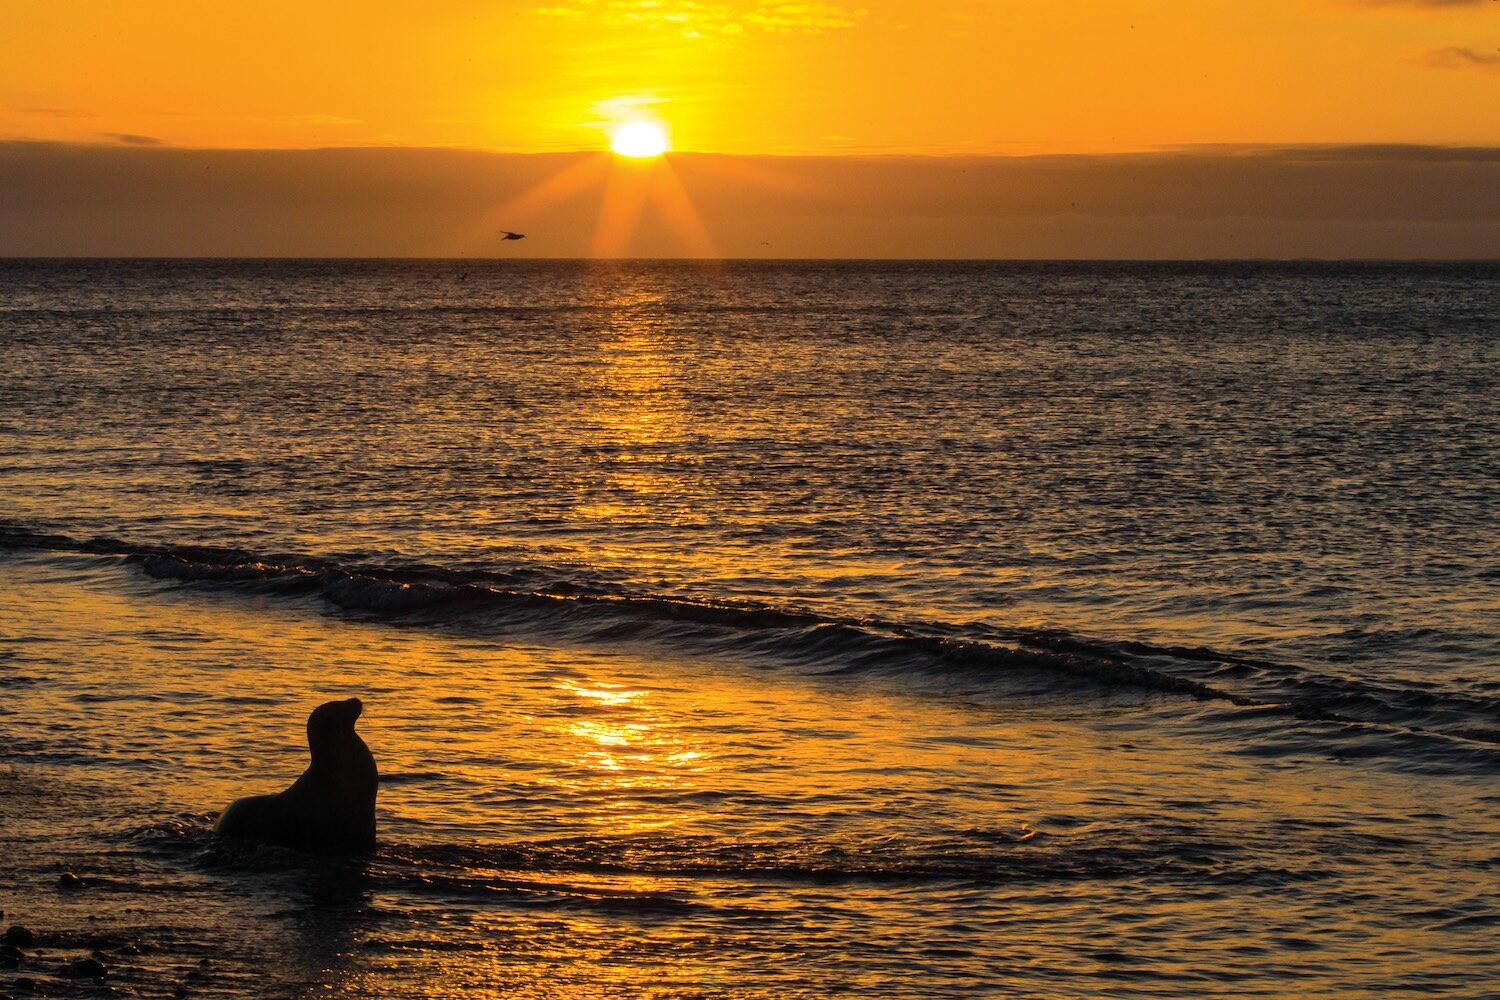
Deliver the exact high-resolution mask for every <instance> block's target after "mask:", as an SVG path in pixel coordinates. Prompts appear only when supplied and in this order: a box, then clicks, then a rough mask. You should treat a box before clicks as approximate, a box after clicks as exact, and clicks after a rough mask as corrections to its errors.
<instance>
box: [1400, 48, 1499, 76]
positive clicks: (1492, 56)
mask: <svg viewBox="0 0 1500 1000" xmlns="http://www.w3.org/2000/svg"><path fill="white" fill-rule="evenodd" d="M1417 62H1419V63H1420V64H1422V65H1423V66H1430V67H1432V68H1433V69H1477V70H1485V71H1488V72H1490V73H1497V72H1500V49H1496V50H1495V51H1494V52H1479V51H1477V50H1475V49H1470V48H1465V47H1463V46H1460V45H1450V46H1448V47H1447V48H1445V49H1433V50H1432V51H1431V52H1428V53H1425V54H1424V55H1423V56H1422V57H1421V58H1419V59H1418V60H1417Z"/></svg>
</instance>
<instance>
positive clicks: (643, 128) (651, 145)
mask: <svg viewBox="0 0 1500 1000" xmlns="http://www.w3.org/2000/svg"><path fill="white" fill-rule="evenodd" d="M668 145H669V144H668V142H667V132H666V130H665V129H663V128H662V127H661V125H659V124H657V123H656V122H648V121H634V122H626V123H625V124H624V125H621V126H620V127H619V128H617V129H615V130H614V131H613V132H611V133H610V134H609V148H610V149H612V150H614V152H615V153H616V154H617V155H619V156H628V157H631V158H632V159H637V160H649V159H651V158H652V157H656V156H660V155H661V154H663V153H665V152H666V151H667V148H668Z"/></svg>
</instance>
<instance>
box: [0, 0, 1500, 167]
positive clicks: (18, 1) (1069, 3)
mask: <svg viewBox="0 0 1500 1000" xmlns="http://www.w3.org/2000/svg"><path fill="white" fill-rule="evenodd" d="M356 11H357V13H355V12H356ZM0 24H3V25H4V32H5V36H6V37H5V41H4V46H5V58H4V59H3V60H0V139H52V140H66V141H75V142H78V141H82V142H135V143H145V142H161V143H165V144H168V145H175V146H192V147H236V148H244V147H251V148H256V147H281V148H287V147H319V146H365V145H398V146H458V147H467V148H474V149H486V150H496V151H504V152H542V151H557V150H577V149H596V148H601V147H602V146H603V144H604V142H605V140H604V137H603V135H602V134H601V124H602V123H603V122H605V121H606V120H607V119H609V118H611V117H620V116H622V115H629V114H631V113H633V111H635V110H645V111H647V112H650V113H653V114H655V115H657V116H659V117H660V118H661V119H662V120H663V121H664V122H666V123H667V124H668V125H669V126H670V128H671V131H672V135H673V142H674V146H675V147H676V148H677V149H683V150H699V151H706V152H726V153H737V154H764V153H772V154H816V155H826V154H838V153H869V152H878V153H916V154H951V153H970V154H1012V153H1037V152H1121V151H1128V150H1139V149H1149V148H1155V147H1160V146H1171V145H1178V144H1197V143H1244V142H1256V143H1261V142H1263V143H1277V144H1288V143H1306V142H1316V143H1341V142H1406V143H1435V144H1470V145H1500V3H1497V2H1494V0H1254V2H1240V0H1046V2H1040V0H793V2H779V0H526V2H523V0H486V2H479V0H424V2H422V3H412V2H410V0H399V2H392V0H366V2H363V3H361V4H358V5H356V4H353V3H338V4H315V3H308V2H305V0H304V2H283V0H262V2H258V3H255V4H229V3H217V2H214V3H209V2H204V0H138V2H130V0H0ZM131 137H134V138H131Z"/></svg>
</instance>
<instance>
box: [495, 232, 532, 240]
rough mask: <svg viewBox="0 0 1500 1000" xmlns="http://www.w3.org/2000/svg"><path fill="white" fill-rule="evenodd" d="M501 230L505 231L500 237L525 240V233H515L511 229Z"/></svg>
mask: <svg viewBox="0 0 1500 1000" xmlns="http://www.w3.org/2000/svg"><path fill="white" fill-rule="evenodd" d="M501 231H502V232H503V233H505V235H504V236H502V237H500V238H501V239H502V240H524V239H525V238H526V234H525V233H513V232H511V231H510V230H509V229H505V230H501Z"/></svg>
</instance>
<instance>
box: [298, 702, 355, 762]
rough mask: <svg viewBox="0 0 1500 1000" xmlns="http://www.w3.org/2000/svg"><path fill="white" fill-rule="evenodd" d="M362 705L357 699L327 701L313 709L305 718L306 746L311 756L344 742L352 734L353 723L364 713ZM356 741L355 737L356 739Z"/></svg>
mask: <svg viewBox="0 0 1500 1000" xmlns="http://www.w3.org/2000/svg"><path fill="white" fill-rule="evenodd" d="M364 708H365V706H364V703H363V702H361V701H360V700H359V699H358V698H346V699H345V700H343V701H328V702H324V703H323V704H321V705H319V706H318V707H317V708H315V709H313V711H312V714H311V715H309V716H308V717H307V745H308V746H309V747H310V748H311V749H312V752H313V756H314V757H316V756H317V755H318V751H320V750H322V749H324V748H327V747H332V746H336V745H338V744H340V743H342V742H345V741H346V740H347V739H348V737H349V736H352V735H353V734H354V723H355V722H356V721H358V720H359V713H360V712H362V711H364ZM356 739H357V737H356Z"/></svg>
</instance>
